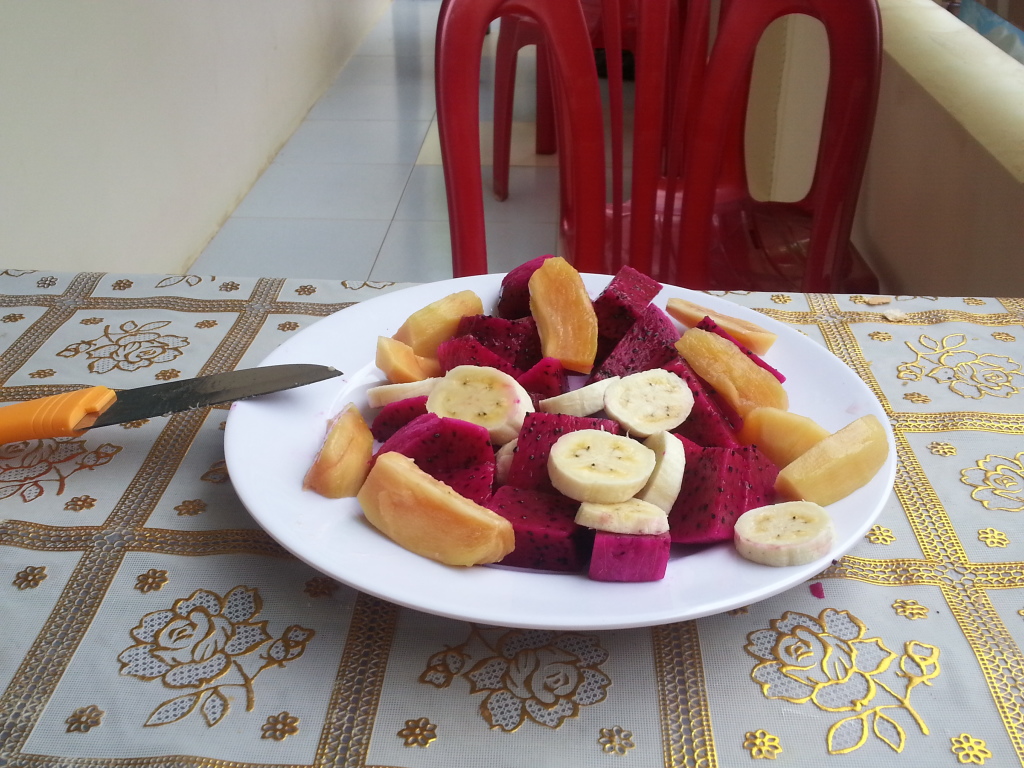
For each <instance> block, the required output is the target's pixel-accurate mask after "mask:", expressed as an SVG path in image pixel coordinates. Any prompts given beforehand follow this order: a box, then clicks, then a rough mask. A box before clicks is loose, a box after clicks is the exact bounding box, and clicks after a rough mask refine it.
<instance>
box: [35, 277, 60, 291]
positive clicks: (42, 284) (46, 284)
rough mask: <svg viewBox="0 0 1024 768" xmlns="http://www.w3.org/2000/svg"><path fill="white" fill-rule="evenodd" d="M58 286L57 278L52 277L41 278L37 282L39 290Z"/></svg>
mask: <svg viewBox="0 0 1024 768" xmlns="http://www.w3.org/2000/svg"><path fill="white" fill-rule="evenodd" d="M56 284H57V278H56V277H53V276H52V275H51V276H49V277H41V278H39V279H38V280H37V281H36V286H37V287H39V288H53V286H55V285H56Z"/></svg>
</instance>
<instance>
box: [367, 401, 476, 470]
mask: <svg viewBox="0 0 1024 768" xmlns="http://www.w3.org/2000/svg"><path fill="white" fill-rule="evenodd" d="M388 451H395V452H396V453H401V454H402V455H404V456H408V457H409V458H410V459H412V460H413V461H415V462H416V465H417V466H418V467H419V468H420V469H422V470H423V471H424V472H426V473H427V474H429V475H432V476H434V477H437V478H439V479H440V476H441V475H443V474H445V473H452V472H458V471H459V470H464V469H470V468H472V467H477V466H479V465H482V464H488V463H491V464H493V463H494V449H493V448H492V447H491V443H490V435H489V433H488V432H487V429H486V428H484V427H481V426H479V425H478V424H472V423H470V422H468V421H463V420H462V419H452V418H448V417H446V416H438V415H437V414H436V413H425V414H424V415H422V416H417V417H416V418H415V419H413V420H412V421H410V422H409V423H408V424H406V425H405V426H404V427H402V428H400V429H399V430H398V431H397V432H395V434H393V435H392V436H391V437H389V438H388V439H387V440H385V441H384V444H383V445H382V446H381V447H380V448H379V449H378V450H377V453H376V454H375V456H374V458H376V457H377V456H379V455H380V454H382V453H387V452H388ZM492 478H493V474H492Z"/></svg>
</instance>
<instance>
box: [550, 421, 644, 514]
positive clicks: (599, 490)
mask: <svg viewBox="0 0 1024 768" xmlns="http://www.w3.org/2000/svg"><path fill="white" fill-rule="evenodd" d="M655 463H656V460H655V456H654V451H652V450H651V449H650V448H647V447H646V446H644V445H642V444H641V443H638V442H637V441H636V440H632V439H630V438H628V437H623V436H622V435H613V434H612V433H611V432H604V431H602V430H600V429H581V430H578V431H576V432H569V433H567V434H565V435H562V436H561V437H560V438H558V440H556V441H555V444H554V445H553V446H551V453H550V454H549V455H548V476H549V477H550V478H551V484H552V485H553V486H555V488H556V489H557V490H559V491H561V492H562V493H563V494H565V495H566V496H568V497H569V498H570V499H575V500H576V501H590V502H595V503H598V504H614V503H617V502H620V501H626V500H627V499H630V498H632V497H633V496H635V495H636V493H637V492H638V491H639V490H640V489H641V488H643V487H644V486H645V485H646V484H647V481H648V479H650V476H651V472H653V471H654V465H655ZM662 514H664V512H663V513H662Z"/></svg>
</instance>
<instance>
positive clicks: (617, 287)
mask: <svg viewBox="0 0 1024 768" xmlns="http://www.w3.org/2000/svg"><path fill="white" fill-rule="evenodd" d="M660 291H661V283H659V282H658V281H657V280H654V279H652V278H650V277H648V276H647V275H645V274H644V273H642V272H639V271H637V270H636V269H633V267H631V266H629V265H628V264H626V265H624V266H623V267H622V268H621V269H619V271H618V272H616V273H615V276H614V277H613V278H612V279H611V282H609V283H608V285H607V287H605V289H604V290H603V291H601V294H600V295H599V296H598V297H597V298H596V299H594V313H595V314H596V315H597V360H598V362H600V361H602V360H604V358H605V357H607V356H608V353H609V352H611V351H612V349H613V348H614V347H615V345H616V344H617V343H618V342H619V340H620V339H621V338H622V337H623V336H624V335H625V334H626V331H628V330H629V329H630V327H631V326H632V325H633V323H635V322H636V321H637V319H638V318H639V317H640V315H641V314H642V313H643V311H644V309H646V307H647V305H648V304H650V303H651V299H653V298H654V297H655V296H657V295H658V293H659V292H660Z"/></svg>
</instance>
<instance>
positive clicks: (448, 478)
mask: <svg viewBox="0 0 1024 768" xmlns="http://www.w3.org/2000/svg"><path fill="white" fill-rule="evenodd" d="M494 473H495V462H494V460H493V459H490V460H485V461H483V462H481V463H478V464H473V465H472V466H469V467H466V468H464V469H453V470H448V471H445V472H437V473H436V474H434V477H436V478H437V479H438V480H440V481H441V482H442V483H444V484H445V485H447V486H449V487H450V488H451V489H452V490H453V491H455V492H456V493H459V494H461V495H463V496H465V497H466V498H467V499H472V500H473V501H475V502H476V503H477V504H486V503H487V502H488V500H489V499H490V498H491V493H492V492H493V490H494Z"/></svg>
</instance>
